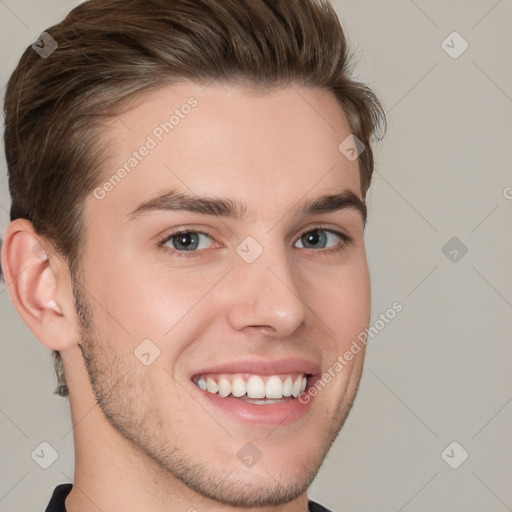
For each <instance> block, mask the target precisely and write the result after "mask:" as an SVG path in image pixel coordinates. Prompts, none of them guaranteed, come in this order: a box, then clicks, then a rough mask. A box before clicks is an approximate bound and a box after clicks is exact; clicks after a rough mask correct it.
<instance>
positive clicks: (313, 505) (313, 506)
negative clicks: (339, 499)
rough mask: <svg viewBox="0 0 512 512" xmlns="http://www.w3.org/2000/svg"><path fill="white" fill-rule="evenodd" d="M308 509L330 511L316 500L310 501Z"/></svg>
mask: <svg viewBox="0 0 512 512" xmlns="http://www.w3.org/2000/svg"><path fill="white" fill-rule="evenodd" d="M308 510H309V512H330V511H329V510H327V509H326V508H325V507H322V505H319V504H318V503H315V502H314V501H309V502H308Z"/></svg>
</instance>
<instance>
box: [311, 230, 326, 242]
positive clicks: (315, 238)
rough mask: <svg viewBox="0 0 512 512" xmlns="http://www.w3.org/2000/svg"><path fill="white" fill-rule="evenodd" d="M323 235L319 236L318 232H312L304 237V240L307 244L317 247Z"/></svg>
mask: <svg viewBox="0 0 512 512" xmlns="http://www.w3.org/2000/svg"><path fill="white" fill-rule="evenodd" d="M324 236H325V235H320V231H312V232H311V233H309V234H308V235H306V240H307V243H308V244H313V245H317V244H318V242H319V241H321V239H322V237H324Z"/></svg>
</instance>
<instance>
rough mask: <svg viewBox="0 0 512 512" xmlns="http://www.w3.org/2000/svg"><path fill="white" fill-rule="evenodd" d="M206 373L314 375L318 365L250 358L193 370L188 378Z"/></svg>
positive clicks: (300, 360)
mask: <svg viewBox="0 0 512 512" xmlns="http://www.w3.org/2000/svg"><path fill="white" fill-rule="evenodd" d="M208 373H250V374H253V375H278V374H282V373H305V374H310V375H316V374H318V373H320V365H319V364H317V363H315V362H313V361H310V360H307V359H301V358H287V359H278V360H275V361H270V360H264V359H251V360H244V361H230V362H226V363H221V364H219V365H215V366H209V367H205V368H200V369H198V370H194V371H193V372H192V373H191V374H190V378H192V377H194V376H195V375H204V374H208Z"/></svg>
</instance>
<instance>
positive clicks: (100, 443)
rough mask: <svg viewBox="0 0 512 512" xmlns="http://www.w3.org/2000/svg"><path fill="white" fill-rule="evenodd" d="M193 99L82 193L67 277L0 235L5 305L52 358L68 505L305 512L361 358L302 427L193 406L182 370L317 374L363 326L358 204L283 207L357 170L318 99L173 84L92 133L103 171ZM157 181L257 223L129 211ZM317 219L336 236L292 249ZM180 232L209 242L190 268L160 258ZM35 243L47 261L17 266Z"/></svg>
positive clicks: (22, 238) (356, 187)
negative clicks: (62, 389) (274, 367)
mask: <svg viewBox="0 0 512 512" xmlns="http://www.w3.org/2000/svg"><path fill="white" fill-rule="evenodd" d="M190 97H194V98H196V99H197V101H198V104H197V107H196V108H194V109H193V110H192V112H191V113H190V114H189V115H188V116H186V118H185V119H183V120H181V121H180V124H179V125H178V126H177V127H176V128H175V129H174V130H173V131H172V132H171V133H170V134H169V135H167V136H166V137H165V138H164V139H163V140H162V141H161V142H160V143H159V144H158V145H157V147H156V148H155V149H153V150H151V152H150V154H149V155H148V156H146V157H145V158H144V159H143V160H142V161H141V162H140V163H138V165H137V167H136V168H135V169H134V170H133V171H132V172H131V173H130V174H129V175H127V176H126V177H125V178H124V179H123V180H122V181H121V182H120V183H119V184H118V185H117V186H116V187H114V189H113V190H112V191H111V192H109V193H108V194H106V195H105V197H104V198H103V199H102V200H98V199H96V198H95V197H94V196H93V194H92V193H91V195H90V196H89V198H88V199H87V201H86V204H85V210H84V221H85V232H86V234H87V237H86V244H85V246H84V247H83V259H82V262H83V263H82V266H81V273H80V275H79V276H75V283H74V284H73V279H72V276H71V275H70V273H69V269H68V267H67V266H66V264H65V263H64V262H63V260H62V259H61V258H59V257H58V256H57V255H56V254H55V253H54V252H53V251H52V250H51V246H50V245H49V244H48V243H46V241H45V240H43V239H40V238H39V237H38V236H37V235H36V234H35V233H34V231H33V229H32V227H31V225H30V223H29V222H28V221H24V220H20V221H15V222H13V223H11V225H10V226H9V228H8V232H7V234H6V238H5V242H4V247H3V251H2V265H3V268H4V271H5V274H6V280H7V282H8V283H11V284H10V286H9V294H10V296H11V299H12V301H13V303H14V305H15V307H16V308H17V310H18V312H19V313H20V315H21V317H22V318H23V320H24V321H25V322H26V323H27V325H28V326H29V327H30V328H31V330H32V332H33V333H34V334H35V335H36V337H37V338H38V339H39V340H40V341H41V342H42V343H43V344H44V345H45V346H46V347H47V348H50V349H54V350H60V351H61V355H62V357H63V361H64V365H65V370H66V375H67V381H68V386H69V389H70V405H71V413H72V418H73V424H74V443H75V460H76V468H75V478H74V487H73V490H72V491H71V494H70V495H69V496H68V498H67V499H66V508H67V510H68V512H93V511H94V512H97V510H98V509H101V510H104V511H107V510H108V511H114V510H123V511H124V512H132V511H133V512H135V511H137V512H149V511H151V512H159V511H164V510H165V511H167V510H171V509H172V510H176V511H178V510H184V511H186V510H192V509H196V510H197V511H203V510H208V511H214V512H215V511H226V510H229V511H238V510H240V511H241V510H247V505H252V506H253V507H254V508H252V509H253V510H257V511H276V510H279V511H285V512H286V511H295V510H305V509H306V507H307V505H306V504H307V494H306V491H307V488H308V486H309V484H310V483H311V481H312V480H313V478H314V476H315V475H316V473H317V471H318V469H319V467H320V465H321V463H322V461H323V459H324V457H325V455H326V453H327V451H328V450H329V448H330V446H331V444H332V443H333V441H334V439H335V438H336V436H337V434H338V432H339V430H340V429H341V427H342V425H343V423H344V421H345V419H346V417H347V415H348V413H349V410H350V407H351V405H352V402H353V400H354V397H355V395H356V392H357V387H358V384H359V380H360V377H361V372H362V367H363V359H364V349H363V350H361V351H360V352H359V353H358V354H357V355H355V356H354V358H353V359H352V360H351V361H350V363H349V364H348V365H347V366H346V367H345V368H344V369H343V371H341V372H340V373H339V374H338V375H337V377H336V378H335V379H333V380H332V381H331V382H330V383H329V384H328V385H327V386H326V387H325V388H324V389H323V390H322V391H321V392H319V393H318V395H317V396H316V397H315V398H314V399H313V400H312V402H311V405H310V410H309V412H308V414H307V415H305V416H304V417H302V418H300V419H299V420H298V421H295V422H292V423H290V424H283V425H280V426H278V427H277V428H276V427H272V428H270V427H269V426H264V425H254V424H251V423H247V422H241V421H239V420H237V419H236V418H234V417H233V416H231V415H229V414H227V413H225V412H224V411H221V410H219V409H218V408H217V407H215V406H213V405H212V404H211V403H209V401H207V400H203V399H202V397H199V398H198V396H199V395H198V394H197V393H196V388H194V387H193V386H194V384H193V383H192V382H191V380H190V374H191V372H193V371H194V370H196V369H200V368H203V367H206V366H211V365H217V364H221V363H227V362H230V361H240V360H246V359H254V358H257V359H260V360H261V359H264V360H276V359H283V358H288V357H301V358H306V359H309V360H312V361H314V362H316V363H318V364H319V365H320V367H321V369H322V371H325V370H327V369H328V368H329V367H331V366H332V365H333V363H334V362H335V361H336V358H337V357H338V355H340V354H343V353H344V352H345V351H346V350H347V349H348V348H349V347H350V344H351V342H352V340H354V339H355V338H356V336H357V335H358V334H359V333H360V332H361V331H363V330H364V329H365V328H366V327H367V326H368V324H369V319H370V279H369V272H368V265H367V260H366V254H365V245H364V226H363V220H362V217H361V215H360V213H359V212H358V211H357V210H356V209H354V208H347V209H343V210H340V211H336V212H330V213H324V214H315V215H310V216H297V217H294V216H292V215H291V214H290V212H291V211H292V209H293V208H294V207H295V205H296V204H297V202H298V201H300V200H302V199H304V198H315V197H317V196H320V195H323V194H329V193H335V192H340V191H342V190H344V189H348V190H351V191H352V192H354V194H356V195H357V196H359V197H360V198H361V192H360V179H359V169H358V162H357V160H355V161H349V160H348V159H347V158H345V157H344V156H343V155H342V154H341V153H340V151H339V150H338V145H339V144H340V142H341V141H343V140H344V139H345V138H346V137H347V136H348V135H349V134H350V129H349V126H348V123H347V120H346V118H345V116H344V114H343V111H342V110H341V109H340V107H339V105H338V104H337V102H336V100H335V98H334V96H333V95H332V94H331V93H329V92H327V91H323V90H318V89H310V88H301V87H298V86H294V87H290V86H286V87H285V86H283V87H281V88H279V89H277V90H274V91H272V92H266V93H264V94H256V93H255V92H253V91H250V90H247V89H244V88H241V87H235V86H233V87H227V86H223V85H220V84H216V83H214V84H212V85H210V86H209V87H207V88H204V86H200V85H197V84H193V83H181V84H179V85H174V86H172V87H167V88H164V89H161V90H159V91H156V92H152V93H150V94H149V95H146V96H145V97H144V98H143V101H138V102H137V103H136V104H134V105H133V106H132V108H130V109H129V110H128V111H126V112H125V113H124V114H122V115H120V116H118V118H116V119H114V120H112V122H111V123H110V125H109V126H108V132H107V133H108V134H109V137H110V138H111V153H112V159H111V162H110V171H109V173H107V175H106V176H105V178H106V179H108V177H110V176H111V175H112V174H113V173H114V172H115V171H116V170H117V169H118V168H119V167H120V166H121V165H122V164H123V163H124V162H125V161H126V160H127V158H128V157H129V156H130V155H131V153H132V152H133V151H134V150H136V149H137V148H139V147H140V146H141V145H142V144H143V143H144V141H145V140H146V138H147V136H148V135H149V134H151V133H152V131H153V130H154V128H155V126H157V125H158V124H159V123H160V122H162V121H163V120H166V119H168V118H169V115H170V114H171V113H172V111H173V110H174V109H175V108H179V107H180V105H183V104H184V103H186V102H187V99H188V98H190ZM171 188H178V189H180V190H181V191H184V192H188V193H192V194H198V195H206V194H208V195H212V196H223V197H229V198H232V199H234V200H240V201H243V202H244V203H246V204H247V205H248V208H249V210H250V211H251V212H252V213H254V215H255V219H254V221H253V222H251V223H246V222H244V221H243V220H235V219H231V218H221V217H219V216H208V215H204V214H199V213H191V212H179V211H152V212H147V213H145V214H143V215H141V216H139V217H137V218H136V219H134V220H130V219H129V213H130V212H131V211H133V210H134V209H135V208H136V207H137V206H138V205H139V204H140V203H141V202H143V201H146V200H148V199H150V198H152V197H154V196H155V195H156V194H158V193H161V192H162V191H164V190H168V189H171ZM319 225H321V226H322V227H323V229H330V230H334V231H341V232H343V233H346V234H348V235H349V236H350V237H351V238H352V242H350V243H343V241H342V240H340V239H338V238H336V237H334V238H331V239H330V240H329V241H328V245H329V247H323V246H322V245H320V246H319V248H315V247H311V246H310V247H307V246H305V245H304V242H302V243H301V240H303V239H301V236H302V235H303V234H304V233H308V232H310V231H312V230H314V229H316V228H318V226H319ZM180 227H186V228H190V229H191V230H196V231H201V232H204V233H206V234H208V235H209V237H210V238H208V237H206V238H203V239H202V244H203V245H202V246H201V247H205V248H204V249H198V250H197V251H196V256H195V257H190V258H187V257H179V256H178V255H176V254H173V253H172V252H171V251H170V250H165V249H164V248H162V247H158V245H157V244H158V242H159V241H160V240H163V239H164V238H165V237H166V236H168V235H169V234H170V233H171V231H172V230H173V229H176V228H180ZM322 233H325V232H324V231H323V232H322ZM248 236H251V237H253V238H254V239H255V240H256V241H257V242H258V244H259V245H260V246H261V247H262V248H263V253H262V254H261V255H260V256H259V257H258V258H257V259H256V260H255V261H254V262H253V263H250V264H249V263H247V262H246V261H244V260H243V259H242V258H241V257H240V256H239V255H238V254H237V252H236V248H237V246H238V245H239V244H240V242H242V241H243V240H244V239H245V238H246V237H248ZM37 243H40V244H41V246H42V247H43V250H44V251H46V254H47V255H48V259H43V260H41V259H38V258H37V257H36V256H35V255H34V252H35V251H32V248H33V247H34V245H35V244H37ZM336 246H339V250H338V251H335V252H330V253H328V252H326V250H328V249H332V248H335V247H336ZM168 248H169V249H173V248H175V246H172V245H171V242H170V243H169V244H168ZM175 250H176V249H175ZM75 301H76V308H77V309H75ZM77 310H78V312H77ZM148 338H149V339H150V340H152V342H153V343H154V344H155V345H156V346H157V347H158V348H159V350H160V356H159V357H158V358H157V359H156V360H155V361H154V362H153V363H152V364H151V365H149V366H145V365H143V364H142V363H141V362H140V361H139V359H137V358H136V357H135V356H134V350H135V349H136V347H137V346H138V345H139V344H140V343H141V341H142V340H144V339H148ZM249 441H250V442H252V443H253V444H254V445H255V446H257V447H258V449H259V450H260V452H261V454H262V457H261V459H260V460H259V461H258V462H257V463H256V464H255V465H254V466H252V467H251V468H247V467H245V466H244V465H243V464H241V462H240V460H239V459H238V458H237V453H238V451H239V450H240V449H241V448H242V447H243V446H244V445H245V444H246V443H247V442H249ZM244 505H245V506H244ZM300 507H302V508H300Z"/></svg>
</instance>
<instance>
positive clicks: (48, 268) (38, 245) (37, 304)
mask: <svg viewBox="0 0 512 512" xmlns="http://www.w3.org/2000/svg"><path fill="white" fill-rule="evenodd" d="M44 243H45V242H44V240H43V239H42V238H41V237H40V236H39V235H37V234H36V233H35V231H34V228H33V226H32V223H31V222H29V221H28V220H26V219H18V220H15V221H13V222H11V223H10V224H9V226H8V228H7V232H6V235H5V239H4V242H3V244H2V260H1V261H2V271H3V274H4V277H5V282H6V285H7V292H8V294H9V297H10V299H11V302H12V303H13V304H14V307H15V308H16V310H17V312H18V314H19V315H20V317H21V318H22V320H23V321H24V322H25V324H26V325H27V326H28V328H29V329H30V330H31V331H32V333H33V334H34V336H35V337H36V338H37V339H38V340H39V341H40V342H41V343H42V344H43V345H44V346H45V347H47V348H49V349H51V350H59V351H60V350H65V349H66V348H69V347H71V346H73V345H77V344H78V342H79V340H80V337H79V329H78V321H77V317H76V312H75V307H74V298H73V293H72V287H71V276H70V273H69V270H68V267H67V264H66V263H65V262H64V261H63V260H62V258H61V257H59V256H58V255H57V254H55V253H53V252H52V251H50V246H49V244H46V245H47V247H45V245H43V244H44Z"/></svg>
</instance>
